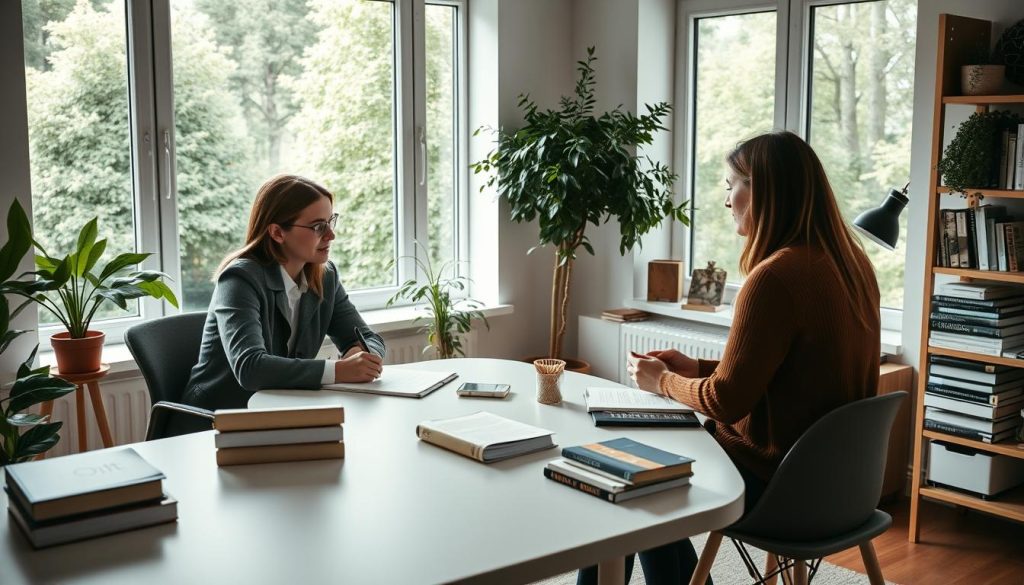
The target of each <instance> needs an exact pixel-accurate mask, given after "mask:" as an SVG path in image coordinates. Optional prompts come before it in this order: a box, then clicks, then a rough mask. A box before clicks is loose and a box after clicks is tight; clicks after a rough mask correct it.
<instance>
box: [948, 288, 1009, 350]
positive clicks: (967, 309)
mask: <svg viewBox="0 0 1024 585" xmlns="http://www.w3.org/2000/svg"><path fill="white" fill-rule="evenodd" d="M929 325H930V327H929V329H930V332H929V337H928V344H929V345H931V346H933V347H944V348H947V349H956V350H960V351H969V352H973V353H980V354H984V355H992V356H1002V357H1010V358H1017V357H1018V355H1021V356H1024V290H1022V289H1021V288H1020V287H1016V286H1011V285H1003V284H986V283H975V282H952V283H945V284H940V285H938V286H936V287H935V295H934V296H933V297H932V312H931V314H930V315H929Z"/></svg>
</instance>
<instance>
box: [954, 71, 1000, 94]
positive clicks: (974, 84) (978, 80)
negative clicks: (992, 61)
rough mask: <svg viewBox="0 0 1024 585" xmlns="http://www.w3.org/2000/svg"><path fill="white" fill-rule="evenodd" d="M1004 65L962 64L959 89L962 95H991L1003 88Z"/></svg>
mask: <svg viewBox="0 0 1024 585" xmlns="http://www.w3.org/2000/svg"><path fill="white" fill-rule="evenodd" d="M1004 79H1006V65H964V66H963V67H961V68H960V91H961V92H963V94H964V95H993V94H997V93H999V91H1000V90H1001V89H1002V88H1003V80H1004Z"/></svg>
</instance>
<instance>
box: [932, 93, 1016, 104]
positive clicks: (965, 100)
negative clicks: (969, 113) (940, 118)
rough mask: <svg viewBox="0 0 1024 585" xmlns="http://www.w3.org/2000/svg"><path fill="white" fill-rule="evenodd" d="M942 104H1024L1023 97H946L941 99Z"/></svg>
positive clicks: (1014, 95)
mask: <svg viewBox="0 0 1024 585" xmlns="http://www.w3.org/2000/svg"><path fill="white" fill-rule="evenodd" d="M942 103H943V104H961V105H966V106H989V105H993V104H1019V103H1024V95H1021V94H1006V95H947V96H943V97H942Z"/></svg>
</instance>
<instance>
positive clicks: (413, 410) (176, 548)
mask: <svg viewBox="0 0 1024 585" xmlns="http://www.w3.org/2000/svg"><path fill="white" fill-rule="evenodd" d="M388 367H413V368H429V369H450V370H455V371H457V372H459V374H460V377H459V379H458V380H456V381H455V382H452V383H449V384H448V385H446V386H444V387H442V388H441V389H440V390H438V391H436V392H434V393H433V394H431V395H430V396H427V397H426V398H424V399H421V400H416V399H409V398H397V397H387V396H373V395H366V394H353V393H335V392H316V391H314V392H309V391H266V392H260V393H257V394H256V395H254V396H253V398H252V399H251V400H250V402H249V405H250V406H251V407H267V406H284V405H299V404H341V405H343V406H344V407H345V425H344V426H345V449H346V457H345V459H344V460H343V461H321V462H301V463H281V464H268V465H250V466H238V467H225V468H218V467H217V465H216V463H215V461H214V447H213V433H212V432H207V433H198V434H194V435H189V436H185V437H176V438H172V439H165V440H161V441H152V442H149V443H140V444H137V445H135V448H136V449H137V450H138V451H139V453H140V454H142V456H143V457H145V458H146V459H147V460H149V461H150V462H151V463H153V465H155V466H156V467H157V468H159V469H161V470H162V471H164V473H166V475H167V479H166V480H165V486H166V490H167V491H168V492H169V493H171V494H172V495H173V496H174V497H175V498H177V499H178V500H179V508H178V509H179V520H178V522H177V523H176V524H167V525H163V526H157V527H151V528H146V529H142V530H136V531H132V532H126V533H122V534H117V535H112V536H107V537H103V538H97V539H93V540H89V541H83V542H79V543H74V544H69V545H64V546H59V547H55V548H51V549H44V550H41V551H33V550H32V549H31V548H30V547H29V545H28V543H27V542H26V540H25V539H24V538H23V537H22V535H21V534H19V533H18V529H17V527H16V526H14V525H13V523H12V522H11V520H10V517H9V516H8V515H7V514H3V515H2V516H3V519H2V520H0V583H3V584H5V585H16V584H20V583H51V582H60V583H66V582H75V583H102V584H104V585H113V584H118V583H125V584H132V585H136V584H139V583H146V584H148V585H152V584H155V583H200V582H202V583H225V584H226V583H253V584H255V583H311V584H312V583H327V582H330V583H346V584H349V583H351V584H359V585H362V584H368V583H381V584H391V583H395V584H403V585H405V584H415V583H443V582H464V583H488V584H494V583H525V582H529V581H533V580H537V579H541V578H544V577H547V576H551V575H554V574H557V573H559V572H563V571H568V570H571V569H574V568H577V567H581V566H586V565H593V564H595V563H598V562H599V561H604V562H602V568H603V569H604V568H613V567H621V563H622V560H621V558H622V556H623V555H625V554H627V553H632V552H634V551H637V550H641V549H645V548H650V547H653V546H656V545H660V544H664V543H667V542H671V541H674V540H677V539H680V538H683V537H687V536H692V535H694V534H699V533H702V532H707V531H709V530H714V529H719V528H723V527H725V526H727V525H729V524H731V523H732V522H734V521H735V520H736V519H738V518H739V517H740V515H741V513H742V511H743V482H742V479H741V478H740V476H739V473H738V472H737V471H736V469H735V467H734V466H733V465H732V463H731V462H730V461H729V459H728V457H727V456H726V455H725V453H724V452H723V451H722V449H721V448H720V447H719V446H718V444H717V443H716V442H715V441H714V440H713V439H712V438H711V437H710V436H709V435H708V434H707V433H706V432H704V430H702V429H666V430H654V429H640V428H627V429H614V428H610V429H609V428H597V427H595V426H594V424H593V422H592V420H591V419H590V417H589V416H588V415H587V413H586V409H585V406H584V401H583V397H582V395H583V390H584V389H585V388H586V387H587V386H588V385H591V386H592V385H601V386H608V385H613V384H612V383H610V382H608V381H606V380H602V379H599V378H594V377H591V376H584V375H580V374H573V373H567V374H566V375H565V377H564V378H563V381H562V393H563V397H564V399H565V401H564V402H563V403H562V404H561V405H559V406H546V405H542V404H539V403H537V401H536V400H535V389H534V388H535V387H534V379H535V374H534V370H533V366H532V365H530V364H524V363H519V362H511V361H503V360H491V359H464V360H448V361H439V362H424V363H417V364H411V365H409V366H388ZM463 381H473V382H507V383H510V384H511V385H512V395H511V396H510V397H509V398H508V399H506V400H494V399H485V398H459V397H458V396H456V394H455V388H456V387H457V386H458V383H459V382H463ZM479 410H488V411H490V412H493V413H495V414H499V415H502V416H505V417H508V418H513V419H516V420H519V421H522V422H526V423H529V424H534V425H537V426H540V427H544V428H547V429H550V430H553V431H555V440H556V442H557V443H558V444H559V445H560V446H570V445H577V444H581V443H586V442H593V441H600V440H605V439H610V438H613V437H618V436H629V437H631V438H635V439H637V440H640V441H643V442H645V443H649V444H651V445H654V446H657V447H661V448H664V449H666V450H670V451H674V452H677V453H682V454H685V455H687V456H690V457H693V458H694V459H696V463H694V467H693V469H694V475H693V480H692V485H690V486H689V487H686V488H681V489H675V490H669V491H667V492H663V493H661V494H655V495H651V496H645V497H642V498H637V499H636V500H631V501H628V502H625V503H622V504H618V505H613V504H610V503H607V502H603V501H601V500H599V499H597V498H594V497H592V496H589V495H586V494H583V493H580V492H577V491H575V490H572V489H570V488H567V487H565V486H562V485H559V484H557V483H555V482H553V481H551V480H548V479H545V478H544V476H543V474H542V469H543V467H544V464H545V462H547V461H548V460H550V459H553V458H555V457H557V456H558V450H557V449H552V450H548V451H544V452H541V453H534V454H530V455H525V456H522V457H517V458H514V459H510V460H506V461H502V462H498V463H493V464H489V465H485V464H483V463H478V462H476V461H473V460H471V459H467V458H465V457H462V456H459V455H456V454H455V453H451V452H448V451H445V450H443V449H440V448H438V447H435V446H433V445H429V444H427V443H423V442H421V441H419V440H418V439H417V438H416V435H415V427H416V424H417V423H419V422H420V421H423V420H426V419H434V418H448V417H453V416H458V415H463V414H469V413H472V412H476V411H479ZM6 500H7V497H6V494H4V495H0V504H2V506H3V507H4V508H6V506H7V501H6ZM606 575H607V574H606ZM612 576H614V577H615V579H613V580H612V581H611V582H614V581H618V582H621V569H618V570H617V571H615V572H613V573H612ZM604 578H605V576H603V577H602V581H604Z"/></svg>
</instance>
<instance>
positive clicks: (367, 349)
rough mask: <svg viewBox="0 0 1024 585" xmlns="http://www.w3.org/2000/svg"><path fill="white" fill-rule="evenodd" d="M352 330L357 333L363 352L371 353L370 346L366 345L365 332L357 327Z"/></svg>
mask: <svg viewBox="0 0 1024 585" xmlns="http://www.w3.org/2000/svg"><path fill="white" fill-rule="evenodd" d="M352 330H353V331H355V332H356V339H357V340H358V341H359V345H360V346H361V347H362V348H363V351H365V352H367V353H369V352H370V346H369V345H368V344H367V343H366V337H365V336H364V335H363V332H362V331H360V330H359V326H358V325H357V326H355V327H353V328H352Z"/></svg>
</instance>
